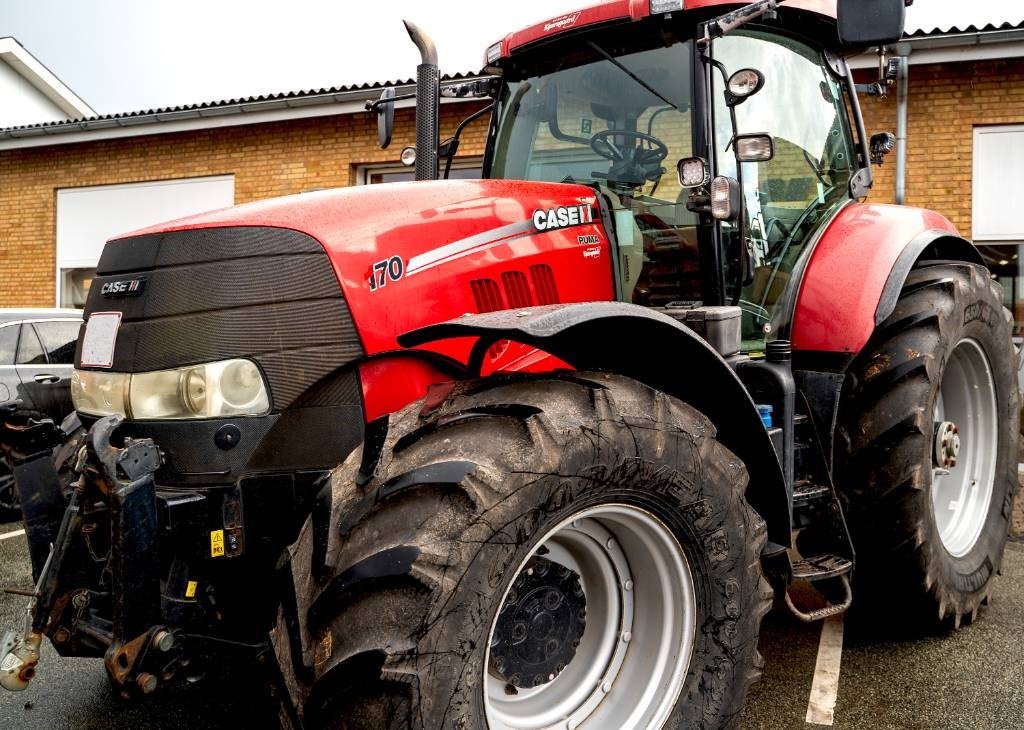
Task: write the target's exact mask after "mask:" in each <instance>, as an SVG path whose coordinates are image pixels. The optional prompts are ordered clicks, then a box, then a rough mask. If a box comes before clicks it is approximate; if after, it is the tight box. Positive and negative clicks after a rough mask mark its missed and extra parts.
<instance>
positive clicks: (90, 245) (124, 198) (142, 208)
mask: <svg viewBox="0 0 1024 730" xmlns="http://www.w3.org/2000/svg"><path fill="white" fill-rule="evenodd" d="M234 202H235V178H234V175H221V176H217V177H197V178H188V179H182V180H160V181H157V182H145V183H131V184H128V185H100V186H96V187H88V188H64V189H62V190H58V191H57V302H58V304H59V305H60V306H66V307H81V306H82V305H83V304H84V303H85V295H86V293H87V292H88V289H89V284H90V283H91V282H92V277H93V275H94V274H95V270H96V264H97V263H98V262H99V259H100V252H102V250H103V244H105V243H106V242H107V240H108V239H110V238H113V237H114V236H117V235H119V234H122V233H126V232H128V231H132V230H135V229H137V228H144V227H146V226H151V225H153V224H155V223H161V222H163V221H168V220H172V219H174V218H181V217H183V216H187V215H192V214H194V213H202V212H203V211H207V210H214V209H216V208H224V207H227V206H229V205H233V204H234Z"/></svg>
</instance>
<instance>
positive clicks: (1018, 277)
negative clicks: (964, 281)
mask: <svg viewBox="0 0 1024 730" xmlns="http://www.w3.org/2000/svg"><path fill="white" fill-rule="evenodd" d="M1022 166H1024V125H1000V126H996V127H975V129H974V186H973V187H974V189H973V196H972V201H973V205H972V207H973V215H972V217H971V221H972V229H973V230H972V233H973V238H974V241H975V243H977V244H978V248H979V249H980V250H981V253H982V255H983V256H984V257H985V263H987V264H988V267H989V269H991V270H992V273H993V274H995V275H996V277H997V280H998V281H999V283H1000V284H1002V286H1003V292H1004V297H1003V301H1004V303H1005V304H1006V306H1007V307H1008V308H1009V309H1010V310H1011V311H1012V312H1013V319H1014V333H1015V334H1017V335H1022V334H1024V272H1022V271H1021V269H1020V257H1021V256H1022V255H1024V220H1022V219H1021V217H1020V214H1019V213H1018V211H1017V209H1016V207H1015V206H1014V205H1012V204H1010V203H1009V201H1015V200H1019V199H1020V197H1021V196H1022V195H1024V179H1022V178H1021V177H1020V176H1019V175H1008V174H1007V170H1019V169H1021V167H1022Z"/></svg>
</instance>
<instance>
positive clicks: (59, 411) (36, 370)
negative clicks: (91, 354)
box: [17, 319, 82, 423]
mask: <svg viewBox="0 0 1024 730" xmlns="http://www.w3.org/2000/svg"><path fill="white" fill-rule="evenodd" d="M81 325H82V322H81V320H77V319H48V320H37V321H30V322H25V323H23V324H22V327H21V339H20V341H19V342H18V356H17V369H18V375H19V377H20V378H21V387H22V390H23V392H24V393H25V394H26V395H27V397H25V398H24V400H25V401H26V404H25V407H26V408H31V409H32V410H36V411H40V412H41V413H44V414H46V415H47V416H49V417H50V418H52V419H54V421H55V422H57V423H59V422H60V421H61V420H62V419H63V418H64V416H65V415H67V413H68V412H70V411H71V409H72V406H71V371H72V369H73V367H74V359H75V343H76V342H77V340H78V330H79V328H80V327H81ZM29 401H31V403H32V405H29Z"/></svg>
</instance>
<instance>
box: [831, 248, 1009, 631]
mask: <svg viewBox="0 0 1024 730" xmlns="http://www.w3.org/2000/svg"><path fill="white" fill-rule="evenodd" d="M1011 331H1012V317H1011V316H1010V313H1009V312H1008V311H1006V310H1005V309H1004V308H1003V306H1002V289H1001V288H1000V287H999V286H998V285H997V284H996V283H995V282H993V281H991V280H990V279H989V276H988V272H987V271H986V270H984V269H983V268H982V267H980V266H974V265H971V264H959V263H949V262H947V263H938V264H933V265H928V266H924V267H921V268H918V269H915V270H914V271H912V272H911V274H910V276H909V278H908V280H907V282H906V284H905V286H904V288H903V291H902V293H901V295H900V299H899V302H898V303H897V305H896V309H895V311H894V312H893V313H892V315H891V316H890V317H889V318H888V319H887V320H886V321H885V322H883V323H882V324H881V325H879V327H878V329H877V330H876V332H875V335H874V336H873V338H872V340H871V342H869V343H868V346H867V347H866V348H865V350H864V353H863V354H862V355H860V356H859V357H858V359H857V360H856V362H855V363H854V364H853V366H852V367H851V370H850V377H849V378H848V379H847V383H846V386H845V389H844V394H843V401H842V405H841V407H840V421H841V424H840V431H839V437H840V438H839V440H838V444H837V455H836V458H837V468H836V475H837V485H838V487H839V489H840V492H841V493H842V496H843V498H844V501H845V505H844V506H845V510H846V515H847V520H848V524H849V527H850V530H851V533H852V534H853V539H854V547H855V548H856V550H857V575H856V601H857V604H859V608H861V609H865V610H866V614H867V615H869V616H870V615H876V614H877V610H878V609H884V611H885V614H884V615H885V621H886V623H895V625H896V626H897V627H899V628H904V629H906V628H912V629H913V630H919V629H920V628H922V627H933V628H938V627H940V626H950V627H952V626H959V625H960V624H961V622H963V621H965V620H966V621H970V620H972V619H973V618H974V616H975V614H976V612H977V610H978V608H979V606H980V605H982V603H983V602H984V601H985V600H986V599H987V597H988V596H989V593H990V591H991V589H992V581H993V578H994V577H995V575H996V573H997V571H998V570H999V566H1000V565H1001V563H1002V557H1003V548H1004V546H1005V543H1006V538H1007V531H1008V521H1009V517H1010V511H1011V509H1012V504H1013V498H1014V495H1015V494H1016V491H1017V460H1018V453H1017V452H1018V437H1017V414H1018V409H1019V404H1018V394H1017V378H1016V357H1015V355H1014V350H1013V346H1012V343H1011ZM964 342H968V343H973V344H972V345H971V347H976V349H977V350H978V351H980V352H982V353H984V358H985V359H986V360H987V363H988V366H989V367H990V372H991V375H992V381H993V382H994V385H995V391H996V392H995V408H996V411H997V420H996V423H997V426H996V427H995V429H994V430H996V431H997V433H998V445H997V448H996V452H995V453H996V458H995V464H994V470H993V471H992V474H993V481H992V493H991V500H990V503H989V504H988V509H987V513H986V514H984V525H983V527H982V528H981V532H980V536H979V537H978V538H977V540H976V542H974V544H973V546H971V547H970V549H969V550H966V552H965V554H962V555H956V554H954V553H957V552H961V551H958V550H956V549H953V550H952V551H951V550H949V549H947V546H946V545H945V544H944V542H943V539H942V537H941V535H940V530H939V526H938V524H937V518H936V515H935V511H936V510H935V508H934V507H933V501H932V500H933V466H934V464H933V457H932V451H933V449H934V448H935V435H934V434H935V418H936V416H935V413H936V403H937V399H938V398H939V394H940V392H941V388H940V386H941V385H942V383H943V376H944V374H945V373H946V371H947V368H948V366H949V362H950V358H951V354H952V353H953V352H954V350H955V349H956V348H957V347H958V346H959V345H960V344H961V343H964ZM976 387H982V386H980V385H978V386H976ZM960 436H961V438H962V439H963V442H964V445H965V447H967V446H968V445H969V444H970V439H972V438H974V439H977V438H978V434H977V433H967V432H965V433H961V434H960ZM961 468H967V467H965V466H964V465H962V464H961ZM954 473H955V472H954ZM961 542H962V543H963V545H964V547H967V546H969V545H970V540H969V539H968V540H966V541H964V540H961ZM954 547H955V546H954ZM855 605H856V604H855Z"/></svg>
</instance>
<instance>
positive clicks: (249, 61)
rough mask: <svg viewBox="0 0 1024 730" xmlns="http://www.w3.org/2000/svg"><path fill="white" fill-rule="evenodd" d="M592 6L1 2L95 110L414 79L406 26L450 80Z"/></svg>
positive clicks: (951, 9)
mask: <svg viewBox="0 0 1024 730" xmlns="http://www.w3.org/2000/svg"><path fill="white" fill-rule="evenodd" d="M592 1H593V0H590V1H588V0H519V1H518V2H505V1H499V2H494V1H493V0H475V1H470V0H440V1H437V0H435V2H429V1H428V0H418V1H417V0H377V1H376V2H374V1H372V0H371V1H370V2H355V1H354V0H333V1H332V2H327V1H325V0H276V1H270V0H77V1H73V0H63V1H62V0H0V36H3V35H12V36H14V37H15V38H17V39H18V40H19V41H21V43H22V45H24V46H25V47H26V48H27V49H28V50H29V51H30V52H31V53H32V54H33V55H35V56H36V57H37V58H38V59H39V60H40V61H41V62H42V63H44V64H46V65H47V66H48V67H49V68H50V70H52V71H53V72H54V73H55V74H57V76H59V77H60V78H61V79H62V80H63V81H64V82H65V83H66V84H67V85H68V86H70V87H71V88H72V89H73V90H74V91H75V92H76V93H78V94H79V95H80V96H81V97H83V98H84V99H85V100H86V101H87V102H88V103H89V104H90V105H92V107H93V108H95V109H96V110H97V111H98V112H100V113H112V112H123V111H131V110H137V109H146V108H151V107H157V106H172V105H176V104H190V103H196V102H201V101H211V100H218V99H225V98H232V97H241V96H250V95H254V94H259V93H265V92H274V91H290V90H298V89H308V88H319V87H323V86H337V85H343V84H353V83H361V82H364V81H380V80H388V79H394V78H410V77H412V76H414V75H415V69H416V63H417V62H418V57H417V54H416V51H415V49H414V48H413V46H412V44H411V43H410V42H409V41H408V38H407V37H406V36H405V34H404V30H403V28H402V25H401V18H402V17H408V18H410V19H412V20H414V21H416V22H417V23H419V24H420V25H422V26H423V27H424V28H425V29H426V30H427V31H428V32H430V33H431V34H432V35H433V36H434V37H435V39H436V40H437V43H438V48H439V51H440V57H441V67H442V70H443V71H445V72H449V73H450V72H456V71H472V70H476V69H477V68H479V67H480V65H481V62H482V58H483V52H484V49H485V48H486V47H487V46H488V45H490V44H491V43H492V42H494V41H496V40H498V39H499V38H501V37H502V36H504V35H505V33H507V32H509V31H512V30H515V29H517V28H519V27H522V26H524V25H527V24H529V23H532V22H535V21H538V20H542V19H544V18H548V17H551V16H555V15H559V14H561V13H563V12H567V11H569V10H573V9H575V8H578V7H580V6H586V5H589V4H591V2H592ZM1022 5H1024V3H1021V1H1020V0H981V1H980V2H974V3H969V2H964V0H917V2H916V3H915V5H914V6H913V7H912V8H911V11H910V16H909V20H910V23H911V24H912V25H920V26H926V25H928V24H929V22H931V21H934V23H935V25H943V24H946V23H949V24H969V23H970V22H977V23H979V24H984V23H986V22H995V21H1001V20H1003V19H1016V20H1017V21H1020V20H1024V10H1022Z"/></svg>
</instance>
